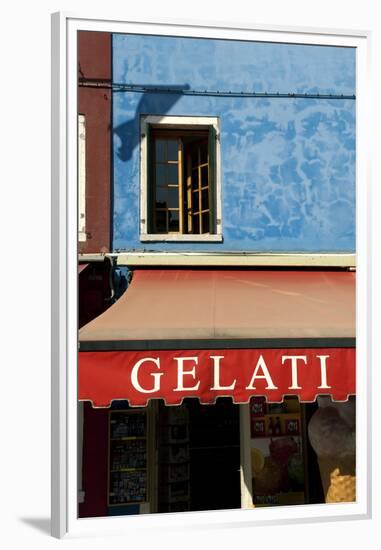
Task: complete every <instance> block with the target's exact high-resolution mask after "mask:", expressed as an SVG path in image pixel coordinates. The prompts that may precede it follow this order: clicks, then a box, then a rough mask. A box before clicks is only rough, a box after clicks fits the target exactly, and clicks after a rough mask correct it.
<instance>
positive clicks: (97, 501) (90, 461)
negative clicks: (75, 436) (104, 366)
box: [79, 402, 108, 517]
mask: <svg viewBox="0 0 381 550" xmlns="http://www.w3.org/2000/svg"><path fill="white" fill-rule="evenodd" d="M107 423H108V409H93V408H92V406H91V404H90V403H87V402H85V403H84V430H83V468H82V489H83V490H84V491H85V502H83V503H82V504H80V505H79V517H99V516H107V460H108V449H107V444H108V425H107Z"/></svg>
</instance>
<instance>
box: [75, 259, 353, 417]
mask: <svg viewBox="0 0 381 550" xmlns="http://www.w3.org/2000/svg"><path fill="white" fill-rule="evenodd" d="M354 393H355V274H354V273H351V272H344V271H342V272H334V271H326V272H321V271H319V272H318V271H308V272H306V271H275V270H274V271H267V270H263V271H261V270H256V271H254V270H242V269H241V270H232V269H229V270H189V269H185V270H180V269H173V270H151V269H150V270H143V269H142V270H138V271H136V272H135V273H134V277H133V280H132V283H131V285H130V287H129V289H128V290H127V291H126V292H125V294H124V295H123V296H122V297H121V298H120V300H118V302H116V303H115V304H114V305H113V306H112V307H111V308H109V309H108V310H107V311H106V312H105V313H103V314H102V315H100V316H99V317H97V318H96V319H94V320H93V321H92V322H90V323H88V324H87V325H86V326H84V327H83V328H82V329H81V331H80V353H79V399H80V400H90V401H92V403H93V405H94V406H100V407H105V406H109V405H110V403H111V401H112V400H115V399H126V400H128V401H129V402H130V404H131V405H137V406H142V405H145V404H146V403H147V400H148V399H151V398H162V399H164V400H165V401H166V403H167V404H179V403H181V401H182V399H183V398H184V397H198V398H199V399H200V401H201V402H202V403H213V402H214V401H215V399H216V398H217V397H218V396H231V397H232V398H233V400H234V401H235V402H236V403H245V402H247V401H248V400H249V399H250V397H251V396H252V395H265V396H266V397H267V399H268V401H281V400H282V399H283V396H284V395H298V396H299V398H300V399H301V400H302V401H313V400H314V399H315V397H316V395H318V394H329V395H331V396H332V397H333V399H335V400H339V401H341V400H346V399H347V398H348V396H349V395H351V394H354Z"/></svg>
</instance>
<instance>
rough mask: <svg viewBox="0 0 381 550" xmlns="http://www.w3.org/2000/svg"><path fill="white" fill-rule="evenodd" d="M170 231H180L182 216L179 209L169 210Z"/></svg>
mask: <svg viewBox="0 0 381 550" xmlns="http://www.w3.org/2000/svg"><path fill="white" fill-rule="evenodd" d="M168 220H169V228H168V230H169V231H179V228H180V218H179V211H178V210H168Z"/></svg>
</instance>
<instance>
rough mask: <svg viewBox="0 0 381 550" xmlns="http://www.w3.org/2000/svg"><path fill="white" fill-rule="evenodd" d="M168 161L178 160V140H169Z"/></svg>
mask: <svg viewBox="0 0 381 550" xmlns="http://www.w3.org/2000/svg"><path fill="white" fill-rule="evenodd" d="M167 159H168V160H178V142H177V139H168V140H167Z"/></svg>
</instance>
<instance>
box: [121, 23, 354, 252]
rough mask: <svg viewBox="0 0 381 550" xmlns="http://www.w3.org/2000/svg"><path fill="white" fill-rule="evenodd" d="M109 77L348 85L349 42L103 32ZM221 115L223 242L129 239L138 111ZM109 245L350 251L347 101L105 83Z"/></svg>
mask: <svg viewBox="0 0 381 550" xmlns="http://www.w3.org/2000/svg"><path fill="white" fill-rule="evenodd" d="M113 81H114V83H125V84H139V85H153V86H158V87H159V86H164V87H165V86H179V87H180V88H184V87H185V86H188V87H189V89H191V90H205V89H207V90H220V91H228V90H231V91H237V92H240V91H248V92H250V91H253V90H255V91H257V92H268V93H273V92H280V93H320V94H339V95H341V94H343V95H351V94H354V93H355V50H354V49H352V48H338V47H327V46H302V45H292V44H289V45H283V44H262V43H254V42H241V41H228V40H211V39H190V38H174V37H158V36H138V35H123V34H116V35H113ZM141 114H170V115H199V116H217V117H220V126H221V157H222V160H221V162H222V227H223V242H222V243H183V244H180V243H173V242H172V243H141V242H140V240H139V171H140V168H139V117H140V115H141ZM113 132H114V182H113V185H114V216H113V249H114V250H172V251H176V250H182V251H183V250H192V251H196V250H202V251H210V250H213V251H221V252H223V251H224V252H227V251H256V252H275V251H290V252H291V251H300V252H319V251H327V252H353V251H354V250H355V101H354V100H351V99H329V100H323V99H293V98H273V99H271V98H260V99H258V98H226V97H225V98H224V97H209V96H189V95H182V94H157V93H145V94H141V93H136V92H134V93H131V92H114V95H113Z"/></svg>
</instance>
